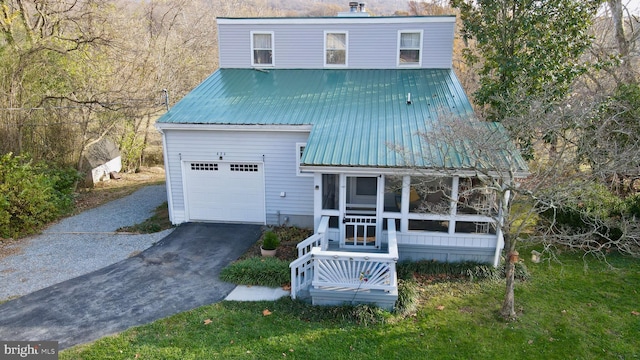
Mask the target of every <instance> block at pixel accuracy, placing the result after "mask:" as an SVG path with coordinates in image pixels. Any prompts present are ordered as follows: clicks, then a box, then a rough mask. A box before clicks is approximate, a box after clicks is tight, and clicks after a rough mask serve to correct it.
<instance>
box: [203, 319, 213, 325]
mask: <svg viewBox="0 0 640 360" xmlns="http://www.w3.org/2000/svg"><path fill="white" fill-rule="evenodd" d="M203 322H204V324H205V325H209V324H211V323H212V322H213V320H211V319H207V320H205V321H203Z"/></svg>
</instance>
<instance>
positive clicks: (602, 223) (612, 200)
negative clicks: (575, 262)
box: [540, 182, 625, 240]
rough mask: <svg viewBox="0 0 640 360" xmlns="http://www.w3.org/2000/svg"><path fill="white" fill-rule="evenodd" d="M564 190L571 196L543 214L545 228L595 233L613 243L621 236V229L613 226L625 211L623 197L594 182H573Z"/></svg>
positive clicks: (574, 232)
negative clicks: (594, 231)
mask: <svg viewBox="0 0 640 360" xmlns="http://www.w3.org/2000/svg"><path fill="white" fill-rule="evenodd" d="M564 187H565V188H566V193H567V194H568V196H567V197H566V199H564V200H563V201H561V202H558V205H557V207H556V208H555V209H548V210H545V211H543V212H542V213H541V219H542V220H543V221H542V222H541V223H540V224H541V225H542V226H545V227H548V226H549V224H552V223H553V224H554V227H555V230H561V231H567V230H568V231H569V233H571V234H584V233H589V232H591V231H593V230H596V231H597V232H598V233H600V234H603V235H604V236H605V237H608V238H611V239H613V240H616V239H617V238H619V237H620V234H621V233H620V229H618V228H617V227H616V226H615V225H612V224H615V223H616V221H615V220H616V219H617V218H619V217H620V216H621V215H622V214H623V213H624V211H625V210H624V207H625V205H624V202H623V201H622V199H621V198H619V197H618V196H617V195H615V194H613V193H612V192H611V191H610V190H609V189H608V188H607V187H606V186H604V185H602V184H599V183H595V182H592V183H586V184H585V183H571V184H567V185H566V186H564ZM612 220H613V221H612ZM552 230H553V229H552Z"/></svg>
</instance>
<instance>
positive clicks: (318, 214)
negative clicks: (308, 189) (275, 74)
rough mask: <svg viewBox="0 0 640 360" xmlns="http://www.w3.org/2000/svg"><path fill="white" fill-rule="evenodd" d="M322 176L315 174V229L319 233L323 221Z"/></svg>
mask: <svg viewBox="0 0 640 360" xmlns="http://www.w3.org/2000/svg"><path fill="white" fill-rule="evenodd" d="M322 186H323V184H322V174H320V173H314V174H313V229H314V231H318V226H320V220H321V219H322V189H323V188H322Z"/></svg>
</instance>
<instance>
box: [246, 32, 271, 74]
mask: <svg viewBox="0 0 640 360" xmlns="http://www.w3.org/2000/svg"><path fill="white" fill-rule="evenodd" d="M251 52H252V58H251V65H253V66H265V65H269V66H270V65H273V32H263V33H259V32H251Z"/></svg>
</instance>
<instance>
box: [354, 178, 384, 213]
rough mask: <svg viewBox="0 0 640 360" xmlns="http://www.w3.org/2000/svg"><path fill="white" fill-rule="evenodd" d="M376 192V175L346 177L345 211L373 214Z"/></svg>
mask: <svg viewBox="0 0 640 360" xmlns="http://www.w3.org/2000/svg"><path fill="white" fill-rule="evenodd" d="M377 194H378V178H377V177H361V176H358V177H352V176H349V177H347V211H349V212H350V213H352V214H354V213H358V214H361V215H364V214H368V215H370V214H371V213H372V214H374V215H375V212H376V199H377Z"/></svg>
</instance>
